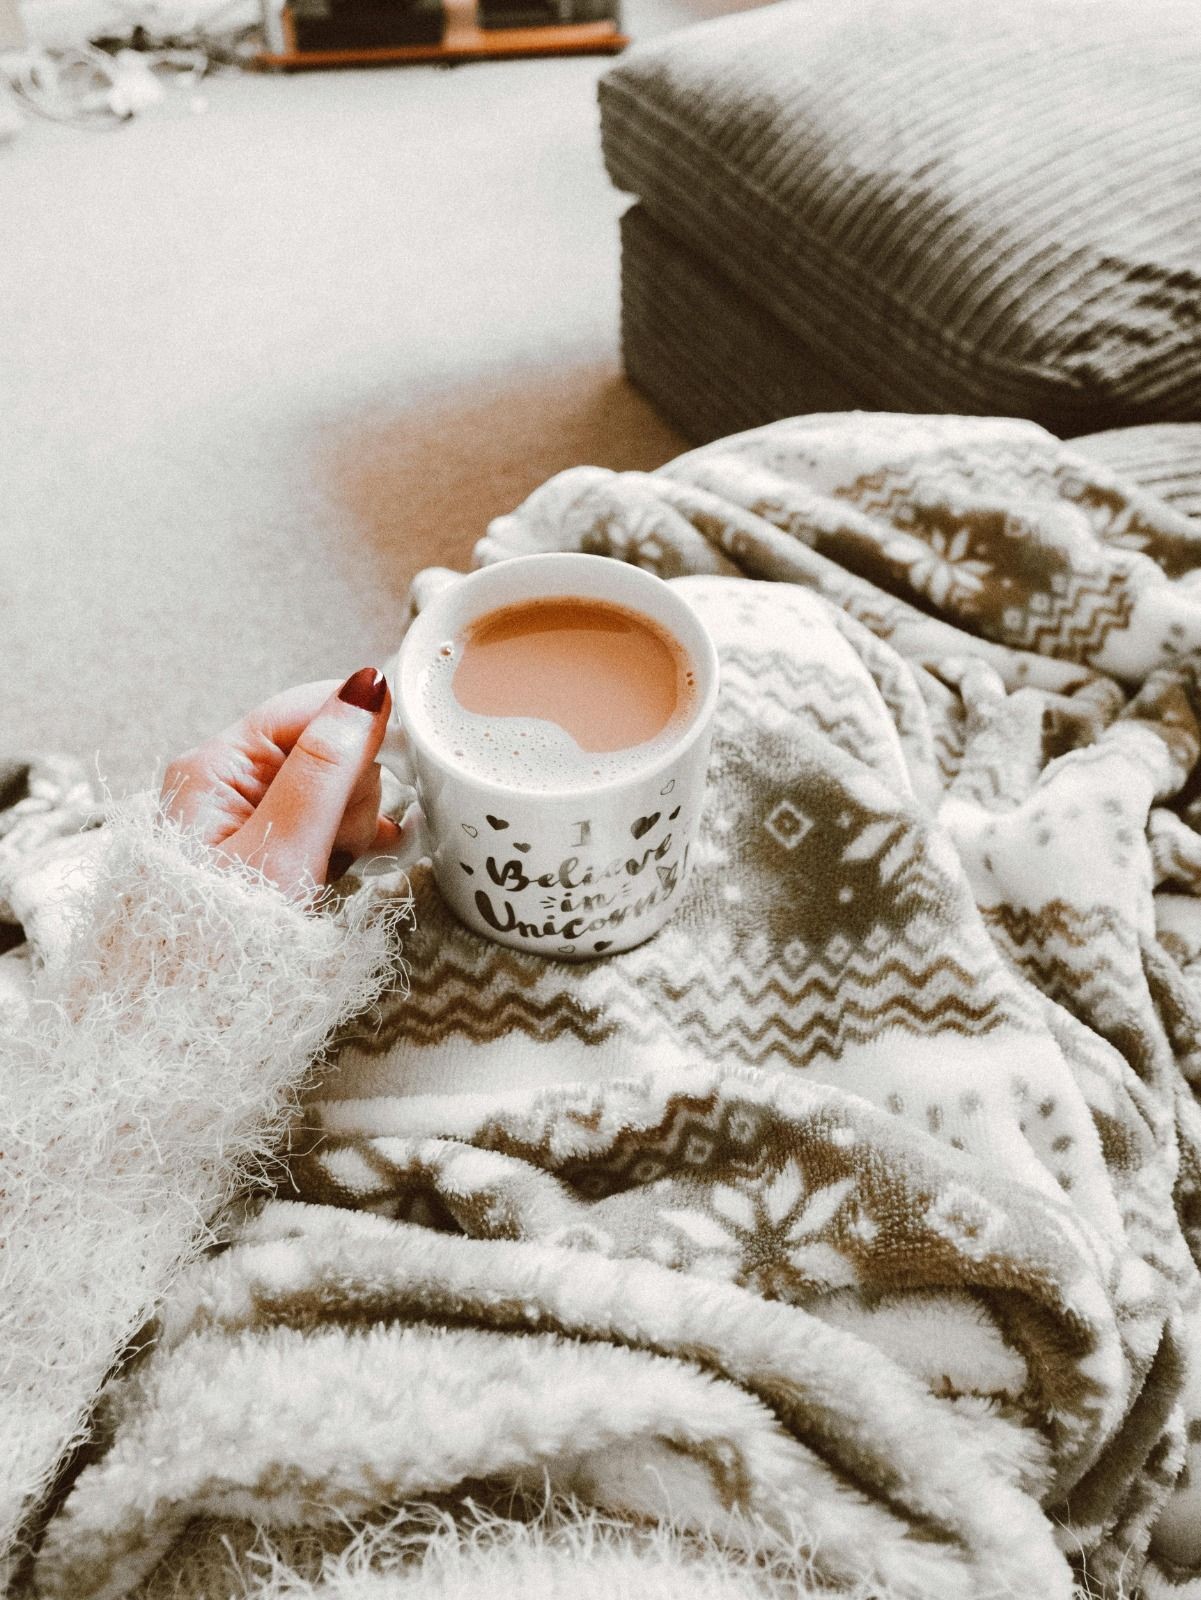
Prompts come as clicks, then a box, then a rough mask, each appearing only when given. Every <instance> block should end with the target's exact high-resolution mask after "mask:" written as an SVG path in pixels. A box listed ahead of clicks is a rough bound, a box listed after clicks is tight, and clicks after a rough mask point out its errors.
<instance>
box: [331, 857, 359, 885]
mask: <svg viewBox="0 0 1201 1600" xmlns="http://www.w3.org/2000/svg"><path fill="white" fill-rule="evenodd" d="M353 865H354V857H353V856H352V855H351V853H350V851H349V850H335V851H334V853H333V855H332V856H330V858H329V871H328V873H327V874H326V877H327V878H328V880H329V882H330V883H337V881H338V879H339V878H340V877H341V876H342V875H343V873H346V872H349V871H350V869H351V867H352V866H353Z"/></svg>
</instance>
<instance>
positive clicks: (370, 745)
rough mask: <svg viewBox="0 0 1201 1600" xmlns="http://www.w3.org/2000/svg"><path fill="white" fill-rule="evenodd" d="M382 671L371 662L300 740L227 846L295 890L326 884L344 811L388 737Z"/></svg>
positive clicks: (388, 704)
mask: <svg viewBox="0 0 1201 1600" xmlns="http://www.w3.org/2000/svg"><path fill="white" fill-rule="evenodd" d="M391 703H392V702H391V697H390V695H389V693H388V685H387V683H386V682H385V681H384V675H383V673H382V672H377V671H376V669H375V668H374V667H363V668H362V670H361V671H359V672H356V673H353V674H352V675H351V676H350V677H349V678H347V680H346V682H345V683H344V684H343V685H342V687H341V688H340V689H339V690H338V691H337V693H336V694H332V695H331V696H330V698H329V699H328V700H327V701H326V702H325V704H324V705H323V706H322V707H321V709H320V711H318V712H317V715H316V716H315V717H314V718H313V719H312V721H311V722H309V723H308V724H307V725H306V727H305V728H304V730H303V731H302V732H301V734H300V737H299V738H298V739H297V740H296V743H295V744H294V745H293V747H292V749H291V751H290V752H289V753H288V756H287V758H286V760H285V761H284V763H283V765H282V766H281V767H280V769H279V771H278V772H277V773H276V775H275V777H274V778H273V779H272V780H271V786H270V788H269V789H268V790H267V793H266V794H265V795H264V796H263V798H262V800H261V801H260V802H259V804H258V805H257V806H256V807H255V811H254V815H253V816H252V817H251V818H250V820H249V821H248V822H246V823H245V824H244V825H243V826H242V827H241V828H239V829H238V831H237V833H236V834H234V835H233V837H232V838H230V839H227V840H226V841H225V844H224V849H225V852H226V854H227V855H231V856H234V857H236V858H237V859H238V860H240V861H246V862H249V863H251V864H252V865H253V866H256V867H258V868H259V870H260V871H261V872H262V873H263V874H264V876H265V877H268V878H270V879H271V880H272V882H273V883H276V884H278V885H279V887H280V888H281V889H284V890H286V891H289V892H290V891H292V890H294V889H296V888H299V887H300V885H301V884H302V883H304V882H305V881H306V880H308V879H311V880H312V882H313V883H321V882H322V881H323V880H324V878H325V871H326V867H327V864H328V862H329V857H330V852H331V851H332V849H333V847H334V840H335V838H336V837H337V833H338V828H339V826H340V824H341V822H342V817H343V814H344V813H345V811H346V808H347V805H348V804H349V802H350V799H351V796H352V794H353V793H354V790H355V786H356V785H357V784H358V782H359V779H360V778H361V777H362V776H363V774H364V773H365V772H366V771H367V769H368V768H369V767H370V766H371V764H372V762H373V761H374V760H375V757H376V754H377V753H378V751H379V747H380V745H381V744H382V742H383V738H384V733H385V730H386V728H387V723H388V711H389V709H390V707H391Z"/></svg>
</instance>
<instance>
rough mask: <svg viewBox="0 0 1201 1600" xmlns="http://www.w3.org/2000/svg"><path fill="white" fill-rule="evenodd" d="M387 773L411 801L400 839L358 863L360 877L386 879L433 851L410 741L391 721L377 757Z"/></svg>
mask: <svg viewBox="0 0 1201 1600" xmlns="http://www.w3.org/2000/svg"><path fill="white" fill-rule="evenodd" d="M376 760H377V761H378V762H379V764H380V766H381V767H383V769H384V772H385V774H391V776H392V778H393V779H394V780H395V781H396V783H397V784H398V785H399V786H400V790H401V793H402V796H403V795H404V794H405V793H406V792H407V794H408V795H409V797H410V798H409V803H408V805H407V806H406V808H405V810H404V812H403V814H402V815H401V819H400V838H399V840H398V841H397V843H396V845H395V847H394V848H393V849H391V850H369V851H368V852H367V853H366V854H365V855H361V856H360V857H359V858H358V860H357V861H356V862H355V866H354V870H355V872H356V874H357V875H358V876H359V877H360V878H384V877H387V876H388V875H389V874H390V873H393V872H407V871H408V870H409V868H410V867H414V866H416V864H417V863H418V862H419V861H422V860H424V859H425V857H426V856H429V855H432V854H433V848H434V845H433V840H432V839H431V837H430V831H429V825H428V824H427V822H426V820H425V813H424V812H423V811H422V809H421V807H420V805H419V804H418V803H417V787H416V775H415V773H414V771H413V758H412V755H411V754H410V751H409V745H408V740H407V739H406V738H405V734H404V729H403V728H402V727H401V726H400V723H399V722H397V721H395V720H393V721H390V722H389V723H388V730H387V732H386V733H385V734H384V742H383V744H382V745H380V748H379V754H378V755H377V757H376Z"/></svg>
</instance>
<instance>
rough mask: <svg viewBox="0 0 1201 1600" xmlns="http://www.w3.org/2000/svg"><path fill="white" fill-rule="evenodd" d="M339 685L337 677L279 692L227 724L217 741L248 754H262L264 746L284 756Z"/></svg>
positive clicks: (295, 685) (298, 685)
mask: <svg viewBox="0 0 1201 1600" xmlns="http://www.w3.org/2000/svg"><path fill="white" fill-rule="evenodd" d="M341 682H342V680H341V678H320V679H318V680H317V681H316V682H314V683H297V684H294V685H293V686H292V687H291V688H290V689H281V690H280V692H279V694H273V695H272V696H271V698H270V699H269V700H264V701H263V703H262V705H259V706H255V707H254V709H253V710H252V711H247V712H246V714H245V715H244V716H242V717H239V719H238V720H237V722H234V723H231V724H230V726H229V727H228V728H226V729H224V730H223V731H222V733H221V734H220V738H222V739H225V740H228V741H229V742H231V743H233V744H236V745H237V746H238V748H239V749H244V750H246V751H247V752H248V753H250V752H252V751H254V750H256V749H257V750H259V751H263V747H264V745H267V746H270V747H273V748H274V749H275V750H276V751H278V752H279V753H280V754H281V755H285V756H286V755H287V754H288V752H289V751H290V750H291V749H292V747H293V745H294V744H295V743H296V741H297V739H299V738H300V736H301V734H302V733H303V732H304V730H305V729H306V728H307V727H308V725H309V723H310V722H312V720H313V718H314V717H315V716H316V715H317V713H318V712H319V711H320V710H321V707H322V706H323V705H324V704H325V702H326V701H327V700H328V699H329V697H330V696H331V695H332V694H333V693H334V691H335V690H336V689H337V688H338V687H339V685H340V684H341Z"/></svg>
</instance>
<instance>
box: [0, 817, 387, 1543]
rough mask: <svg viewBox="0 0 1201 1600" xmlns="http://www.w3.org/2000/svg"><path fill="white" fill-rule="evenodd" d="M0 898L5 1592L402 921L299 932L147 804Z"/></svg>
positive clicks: (27, 874) (373, 984)
mask: <svg viewBox="0 0 1201 1600" xmlns="http://www.w3.org/2000/svg"><path fill="white" fill-rule="evenodd" d="M0 893H3V894H4V895H5V896H6V898H7V900H8V902H9V904H10V905H11V906H12V907H13V909H14V910H15V911H16V913H17V914H18V915H19V916H20V918H21V920H22V922H23V923H24V925H25V928H26V931H27V933H28V934H29V936H30V941H31V947H32V950H33V959H32V960H31V961H27V962H26V963H25V976H24V980H23V984H22V989H23V993H22V994H21V995H20V997H19V999H20V1003H17V1001H16V1000H15V999H14V995H15V994H16V990H15V988H14V987H11V986H10V989H9V991H8V1003H7V1005H6V1006H5V1007H4V1008H3V1009H4V1015H3V1028H2V1029H0V1102H2V1103H3V1105H4V1107H5V1117H4V1120H5V1124H6V1128H5V1138H4V1140H3V1154H2V1155H0V1237H2V1238H3V1240H4V1243H5V1248H4V1249H3V1251H0V1349H3V1350H4V1352H5V1358H6V1359H5V1368H4V1374H3V1377H2V1378H0V1461H3V1462H4V1463H5V1468H4V1470H3V1471H2V1472H0V1571H2V1570H3V1566H4V1559H3V1557H4V1551H5V1549H6V1548H8V1547H10V1545H11V1540H12V1538H13V1536H14V1535H15V1533H16V1530H17V1527H18V1525H19V1523H20V1521H21V1519H22V1517H23V1516H24V1515H25V1514H27V1512H28V1511H29V1509H30V1506H31V1504H33V1503H35V1502H36V1500H37V1498H38V1497H39V1496H40V1495H41V1493H43V1492H44V1490H45V1488H46V1486H47V1484H48V1482H49V1480H50V1478H51V1476H52V1475H53V1473H54V1471H55V1469H56V1467H57V1465H58V1463H59V1461H60V1459H61V1457H62V1455H63V1452H64V1450H65V1449H66V1448H67V1447H68V1446H69V1444H70V1443H71V1441H72V1439H73V1438H74V1437H77V1436H78V1434H79V1432H80V1430H81V1429H82V1427H83V1425H84V1423H85V1422H86V1418H87V1414H88V1411H89V1408H90V1404H91V1401H92V1400H93V1398H94V1396H95V1393H96V1391H97V1389H98V1387H99V1385H100V1384H101V1382H102V1381H103V1379H104V1376H105V1374H106V1372H107V1371H108V1369H109V1367H110V1366H111V1364H112V1362H113V1361H114V1359H115V1358H116V1357H117V1355H118V1353H119V1352H120V1351H121V1350H122V1348H123V1347H124V1346H125V1345H126V1343H127V1342H128V1341H129V1339H130V1338H131V1337H132V1336H133V1335H134V1334H135V1332H136V1331H137V1330H138V1328H139V1327H140V1326H141V1325H142V1323H143V1322H144V1321H145V1320H146V1319H147V1317H148V1316H149V1315H150V1313H151V1312H152V1310H153V1308H154V1305H155V1302H156V1300H157V1299H158V1297H159V1296H160V1295H161V1293H162V1291H163V1290H164V1288H165V1287H166V1286H167V1284H168V1282H169V1281H170V1279H171V1278H172V1276H173V1275H174V1273H175V1272H176V1271H177V1270H178V1268H179V1267H180V1265H181V1264H182V1263H183V1262H184V1261H185V1260H186V1259H187V1258H188V1257H189V1256H190V1255H192V1254H194V1253H195V1251H196V1250H197V1249H198V1248H199V1247H200V1245H201V1244H202V1243H203V1242H204V1240H205V1238H206V1237H207V1233H206V1229H207V1225H208V1224H209V1222H210V1220H211V1219H212V1218H213V1216H214V1214H215V1213H216V1211H217V1210H218V1209H219V1208H220V1207H221V1206H222V1205H223V1203H225V1202H226V1201H228V1200H229V1199H230V1198H231V1197H232V1196H233V1194H234V1193H235V1192H236V1191H237V1189H238V1188H239V1186H240V1185H242V1184H243V1183H244V1182H245V1180H246V1178H247V1177H248V1175H250V1174H251V1173H252V1172H253V1171H254V1169H255V1168H256V1166H260V1165H261V1164H262V1162H263V1161H264V1160H265V1159H266V1158H267V1157H268V1156H269V1154H270V1153H271V1151H272V1150H273V1149H274V1148H275V1147H276V1144H277V1141H278V1138H279V1135H280V1132H281V1129H282V1126H283V1124H284V1122H285V1121H286V1118H287V1112H288V1109H289V1106H290V1105H291V1104H292V1102H293V1101H294V1098H295V1094H296V1091H297V1088H298V1085H299V1084H300V1083H301V1081H302V1080H303V1079H304V1077H305V1076H306V1073H308V1071H309V1069H310V1067H311V1063H312V1061H313V1058H314V1056H315V1055H316V1054H317V1053H318V1052H319V1051H320V1049H321V1047H322V1045H323V1043H324V1042H325V1041H326V1039H327V1038H328V1036H329V1035H330V1033H331V1032H332V1031H333V1030H334V1029H335V1028H336V1027H337V1026H338V1025H339V1024H340V1023H342V1022H343V1021H345V1020H347V1019H349V1018H350V1017H352V1016H354V1015H356V1014H357V1013H359V1012H361V1011H363V1010H364V1008H366V1007H367V1006H368V1005H370V1003H371V1002H372V1000H373V999H374V997H375V996H376V995H377V993H378V992H379V991H380V989H381V988H382V986H383V984H384V983H385V982H386V981H387V979H388V977H389V976H390V975H392V974H395V973H396V971H397V969H398V960H397V936H396V935H397V925H398V923H399V922H400V921H401V920H402V918H403V916H404V915H405V912H406V910H407V907H406V906H404V905H403V904H401V903H399V902H398V901H396V900H394V899H393V900H389V899H388V898H387V897H381V896H379V895H378V894H377V895H374V896H372V895H369V894H368V893H366V892H364V893H362V894H360V895H357V896H354V897H352V898H351V899H350V900H348V901H347V902H345V903H344V904H343V905H342V906H341V907H340V908H339V909H338V910H337V912H335V913H332V914H330V913H321V914H316V915H314V914H309V913H306V912H305V911H304V910H302V909H301V908H300V907H299V906H298V905H297V904H296V903H294V902H293V901H290V900H289V899H288V898H287V897H286V896H285V895H284V894H282V893H281V892H280V891H279V890H278V889H276V888H275V887H274V886H272V885H271V884H269V883H267V882H266V881H265V880H264V879H262V878H261V876H259V875H258V874H256V873H254V872H253V871H252V870H250V869H236V870H231V871H222V870H217V868H216V867H215V866H214V864H213V861H212V857H211V855H210V853H209V852H208V850H207V849H206V848H205V846H203V845H202V844H201V843H200V842H199V841H198V840H197V839H196V838H194V837H192V836H190V835H189V834H187V833H185V832H183V831H182V830H180V829H179V828H178V827H177V826H175V825H174V824H172V823H170V822H168V821H167V820H165V819H164V818H163V816H162V815H161V813H160V812H159V811H158V809H157V807H156V806H155V804H154V803H153V802H152V801H151V800H150V799H149V797H142V798H140V799H138V800H136V801H135V802H132V803H126V804H125V805H123V806H122V807H120V808H119V809H117V810H116V811H115V812H114V813H113V814H112V815H111V817H110V819H109V822H108V825H107V826H106V827H104V828H103V829H101V830H98V831H97V832H94V833H90V834H85V835H82V836H80V837H77V838H75V839H71V840H60V841H58V842H57V843H55V844H53V845H51V846H49V847H47V849H45V850H43V851H42V852H41V853H40V854H39V855H38V856H37V857H36V858H35V859H34V860H33V861H31V862H27V863H25V864H23V865H22V866H18V867H10V868H9V870H8V872H7V874H6V881H5V882H4V883H3V884H2V885H0ZM8 959H9V960H11V958H8Z"/></svg>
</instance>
